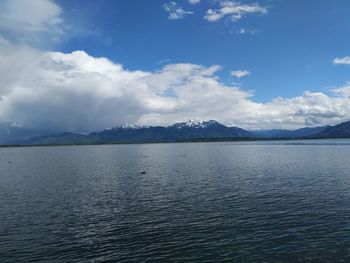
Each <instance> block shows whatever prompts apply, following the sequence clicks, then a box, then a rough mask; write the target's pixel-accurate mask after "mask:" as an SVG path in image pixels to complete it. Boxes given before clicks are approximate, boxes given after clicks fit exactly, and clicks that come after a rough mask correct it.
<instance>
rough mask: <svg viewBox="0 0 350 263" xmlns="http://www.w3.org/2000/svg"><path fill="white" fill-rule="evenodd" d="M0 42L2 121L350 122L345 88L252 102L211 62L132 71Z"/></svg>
mask: <svg viewBox="0 0 350 263" xmlns="http://www.w3.org/2000/svg"><path fill="white" fill-rule="evenodd" d="M0 43H1V44H0V74H1V76H3V77H2V78H1V80H0V81H1V83H0V84H1V85H0V96H1V100H0V121H10V122H12V123H16V124H17V125H22V126H23V127H27V128H36V129H38V128H39V129H45V130H65V131H81V132H84V131H85V132H87V131H92V130H100V129H104V128H106V127H112V126H115V125H118V124H122V123H136V124H141V125H142V124H147V125H157V124H160V125H167V124H172V123H174V122H176V121H183V120H186V119H190V118H195V119H202V120H208V119H216V120H218V121H220V122H223V123H224V124H226V125H235V126H240V127H243V128H248V129H255V128H298V127H302V126H305V125H307V126H316V125H324V124H335V123H338V122H340V121H345V120H348V118H349V117H350V96H349V94H350V88H349V87H348V86H347V87H341V88H338V89H334V90H333V92H334V95H332V96H331V95H326V94H324V93H318V92H314V93H311V92H305V93H304V94H303V95H302V96H299V97H295V98H277V99H274V100H272V101H270V102H268V103H257V102H255V101H254V100H253V94H252V93H251V92H249V91H245V90H242V89H241V88H240V87H233V86H228V85H225V84H223V83H222V82H221V81H220V79H219V78H218V77H217V75H216V72H217V71H218V70H220V67H219V66H216V65H214V66H212V67H204V66H201V65H195V64H168V65H165V66H164V67H163V68H162V69H160V70H158V71H154V72H145V71H129V70H127V69H124V68H123V66H122V65H120V64H117V63H114V62H112V61H110V60H108V59H106V58H96V57H92V56H90V55H88V54H86V53H85V52H83V51H75V52H72V53H68V54H65V53H61V52H40V51H38V50H34V49H29V48H23V47H20V46H17V45H13V44H10V43H7V42H6V41H0ZM8 65H11V67H9V66H8Z"/></svg>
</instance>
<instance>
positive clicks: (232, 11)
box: [204, 0, 268, 22]
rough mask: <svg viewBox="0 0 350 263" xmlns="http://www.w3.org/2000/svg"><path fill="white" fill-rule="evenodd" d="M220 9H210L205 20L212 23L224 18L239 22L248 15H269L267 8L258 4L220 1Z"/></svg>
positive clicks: (229, 0) (234, 0)
mask: <svg viewBox="0 0 350 263" xmlns="http://www.w3.org/2000/svg"><path fill="white" fill-rule="evenodd" d="M218 2H219V7H218V8H216V9H208V11H207V14H206V15H205V16H204V18H205V19H206V20H208V21H210V22H214V21H218V20H220V19H222V18H224V17H230V19H231V20H232V21H238V20H240V19H242V18H243V17H244V16H246V15H248V14H261V15H265V14H267V13H268V9H267V7H265V6H261V5H260V4H258V3H253V4H242V3H240V2H238V1H236V0H220V1H218Z"/></svg>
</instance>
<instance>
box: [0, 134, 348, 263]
mask: <svg viewBox="0 0 350 263" xmlns="http://www.w3.org/2000/svg"><path fill="white" fill-rule="evenodd" d="M349 157H350V141H349V140H335V141H311V142H307V141H303V142H302V143H301V142H291V141H286V142H283V141H281V142H249V143H242V142H228V143H181V144H145V145H105V146H71V147H69V146H67V147H66V146H62V147H28V148H1V149H0V262H38V261H39V262H40V261H41V262H104V261H110V262H224V261H227V262H350V162H349ZM143 172H145V173H143Z"/></svg>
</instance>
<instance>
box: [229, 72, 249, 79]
mask: <svg viewBox="0 0 350 263" xmlns="http://www.w3.org/2000/svg"><path fill="white" fill-rule="evenodd" d="M249 75H250V71H248V70H234V71H231V76H233V77H236V78H243V77H246V76H249Z"/></svg>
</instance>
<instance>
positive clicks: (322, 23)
mask: <svg viewBox="0 0 350 263" xmlns="http://www.w3.org/2000/svg"><path fill="white" fill-rule="evenodd" d="M243 2H244V3H252V1H243ZM243 2H242V3H243ZM57 3H59V4H60V5H61V6H62V8H63V9H64V10H65V16H64V17H65V19H66V20H67V21H68V22H69V23H71V24H72V25H73V26H75V25H77V26H78V27H81V28H82V29H83V30H85V31H86V32H85V35H81V36H79V37H72V38H70V39H68V40H67V41H65V42H64V43H60V45H58V46H57V47H56V50H60V51H63V52H70V51H74V50H77V49H82V50H85V51H86V52H87V53H89V54H91V55H93V56H104V57H108V58H110V59H112V60H113V61H117V62H119V63H122V64H123V65H124V66H125V67H126V68H128V69H132V70H136V69H142V70H154V69H157V68H159V66H160V64H162V63H164V62H166V63H179V62H181V63H182V62H186V63H194V64H201V65H206V66H210V65H213V64H218V65H221V66H222V67H223V70H222V71H221V72H219V74H218V75H219V76H220V77H221V78H222V79H223V80H224V81H227V82H231V81H237V80H236V79H235V78H232V77H231V76H230V71H231V70H240V69H242V70H249V71H250V72H251V74H250V76H249V77H247V78H244V79H241V80H240V81H241V82H242V88H244V89H249V90H254V91H255V99H256V100H257V101H262V102H265V101H268V100H270V99H272V98H274V97H277V96H282V97H290V96H297V95H300V94H302V92H304V91H305V90H309V91H325V92H326V91H327V89H329V88H330V87H333V86H335V85H339V84H343V83H345V82H346V81H347V74H349V69H347V68H345V67H334V65H333V64H332V63H331V61H332V60H333V59H334V58H335V57H338V56H346V55H347V54H348V53H349V45H348V43H349V41H350V20H349V18H348V16H349V14H348V10H350V2H349V1H346V0H335V1H324V0H323V1H319V0H310V1H303V0H297V1H294V0H293V1H291V0H289V1H288V0H278V1H277V0H276V1H259V2H258V3H259V4H260V5H262V6H267V7H268V14H266V15H260V14H251V15H247V16H246V17H244V18H242V19H241V20H240V21H237V22H231V21H230V19H229V18H224V19H222V20H220V21H215V22H208V21H206V20H205V19H204V18H203V17H204V15H205V13H206V10H207V9H208V8H209V7H214V6H215V5H214V3H212V1H207V0H206V1H201V2H200V3H198V4H196V5H192V4H190V3H189V2H188V1H185V0H183V1H176V3H178V5H179V6H181V7H183V8H184V9H185V10H191V11H192V12H193V14H191V15H187V16H185V17H184V18H183V19H178V20H170V19H168V18H167V16H168V13H167V12H165V10H164V7H163V5H164V3H167V1H137V0H134V1H132V0H131V1H83V2H82V1H57ZM241 29H243V30H245V31H247V33H245V34H240V33H239V31H240V30H241ZM73 30H74V29H73Z"/></svg>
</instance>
